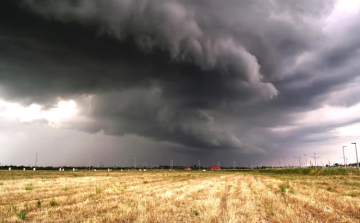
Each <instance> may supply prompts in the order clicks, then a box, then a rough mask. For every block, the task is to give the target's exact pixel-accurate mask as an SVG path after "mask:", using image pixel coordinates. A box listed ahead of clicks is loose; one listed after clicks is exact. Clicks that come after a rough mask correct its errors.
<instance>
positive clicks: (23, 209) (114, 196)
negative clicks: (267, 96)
mask: <svg viewBox="0 0 360 223" xmlns="http://www.w3.org/2000/svg"><path fill="white" fill-rule="evenodd" d="M359 195H360V177H359V175H355V174H349V175H331V176H309V175H300V174H274V173H261V172H258V171H253V172H222V171H219V172H210V171H207V172H197V171H190V172H185V171H172V172H169V171H148V172H139V171H129V172H128V171H126V172H125V171H124V172H120V171H119V172H115V171H114V172H110V173H108V172H105V171H98V172H90V171H79V172H66V171H65V172H56V171H36V172H32V171H0V204H1V206H0V216H1V220H2V222H22V221H25V222H360V212H359V211H360V198H359Z"/></svg>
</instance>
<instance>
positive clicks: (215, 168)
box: [209, 166, 221, 170]
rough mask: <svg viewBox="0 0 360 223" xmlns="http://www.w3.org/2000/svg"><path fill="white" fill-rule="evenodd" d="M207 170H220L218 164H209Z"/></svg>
mask: <svg viewBox="0 0 360 223" xmlns="http://www.w3.org/2000/svg"><path fill="white" fill-rule="evenodd" d="M209 170H221V169H220V167H219V166H211V167H209Z"/></svg>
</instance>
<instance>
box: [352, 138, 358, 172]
mask: <svg viewBox="0 0 360 223" xmlns="http://www.w3.org/2000/svg"><path fill="white" fill-rule="evenodd" d="M351 144H354V145H355V151H356V166H357V168H358V169H359V159H358V154H357V148H356V142H353V143H351Z"/></svg>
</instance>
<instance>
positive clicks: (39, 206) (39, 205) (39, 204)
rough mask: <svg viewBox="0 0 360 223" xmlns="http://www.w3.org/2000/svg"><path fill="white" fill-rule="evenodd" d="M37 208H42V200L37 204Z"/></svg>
mask: <svg viewBox="0 0 360 223" xmlns="http://www.w3.org/2000/svg"><path fill="white" fill-rule="evenodd" d="M36 207H37V208H41V201H40V200H38V201H37V202H36Z"/></svg>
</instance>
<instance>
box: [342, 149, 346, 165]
mask: <svg viewBox="0 0 360 223" xmlns="http://www.w3.org/2000/svg"><path fill="white" fill-rule="evenodd" d="M344 147H346V146H343V147H342V148H343V155H344V166H345V169H346V163H345V150H344Z"/></svg>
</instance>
